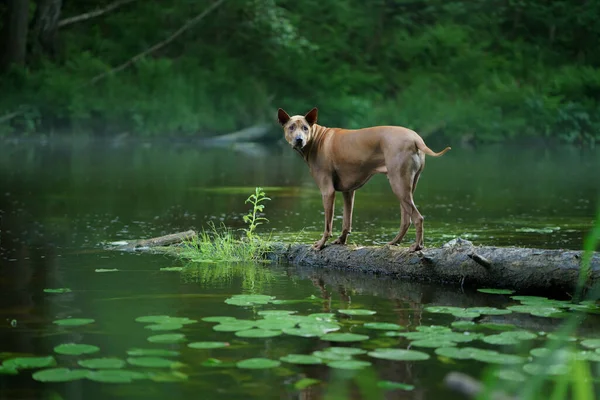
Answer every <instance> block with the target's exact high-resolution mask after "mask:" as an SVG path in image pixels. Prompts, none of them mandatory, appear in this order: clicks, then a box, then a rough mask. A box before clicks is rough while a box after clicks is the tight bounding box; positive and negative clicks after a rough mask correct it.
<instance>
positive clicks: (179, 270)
mask: <svg viewBox="0 0 600 400" xmlns="http://www.w3.org/2000/svg"><path fill="white" fill-rule="evenodd" d="M160 270H161V271H163V272H181V271H183V267H163V268H161V269H160Z"/></svg>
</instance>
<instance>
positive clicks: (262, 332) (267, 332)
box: [235, 328, 283, 338]
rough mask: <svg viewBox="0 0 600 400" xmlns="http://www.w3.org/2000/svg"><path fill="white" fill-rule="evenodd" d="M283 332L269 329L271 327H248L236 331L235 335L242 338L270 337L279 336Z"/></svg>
mask: <svg viewBox="0 0 600 400" xmlns="http://www.w3.org/2000/svg"><path fill="white" fill-rule="evenodd" d="M282 333H283V332H281V331H279V330H271V329H257V328H254V329H248V330H244V331H237V332H236V333H235V336H238V337H243V338H270V337H275V336H280V335H281V334H282Z"/></svg>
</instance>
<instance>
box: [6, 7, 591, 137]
mask: <svg viewBox="0 0 600 400" xmlns="http://www.w3.org/2000/svg"><path fill="white" fill-rule="evenodd" d="M39 2H40V1H32V9H33V8H35V6H36V3H39ZM64 3H65V4H64V7H63V9H62V17H63V18H65V17H69V16H73V15H78V14H81V13H84V12H87V11H89V10H90V9H93V8H94V7H96V6H98V4H100V5H102V4H104V5H106V4H108V3H110V1H108V0H102V1H80V2H64ZM211 3H212V0H205V1H189V0H161V1H150V0H144V1H133V2H131V3H129V4H126V5H124V6H122V7H119V8H118V9H116V10H114V11H112V12H109V13H106V14H105V15H102V16H100V17H98V18H94V19H91V20H87V21H83V22H80V23H75V24H70V25H66V26H64V27H61V28H59V30H58V34H57V35H56V41H57V43H58V44H57V48H58V51H57V54H54V55H53V56H49V55H45V56H43V57H33V56H31V55H30V56H29V57H28V59H27V64H26V66H25V67H13V68H11V69H9V70H8V71H6V72H5V73H4V74H3V75H1V78H0V92H1V93H3V94H4V95H3V96H2V97H1V98H0V118H2V117H1V115H2V114H3V113H5V112H6V113H9V112H11V111H14V109H15V108H17V107H18V106H19V105H26V106H25V108H23V110H26V112H25V113H24V114H23V115H21V116H19V117H15V118H13V119H11V120H10V121H9V122H6V121H5V122H4V124H0V132H7V131H9V130H13V131H15V132H23V131H34V130H40V129H48V128H52V129H55V130H57V129H62V128H67V129H76V130H78V131H91V132H95V133H100V134H118V133H122V132H129V133H132V134H135V135H148V136H150V135H165V134H167V135H173V134H196V133H197V132H199V131H201V132H206V134H210V133H215V132H227V131H232V130H235V129H239V128H243V127H247V126H249V125H253V124H255V123H260V122H265V121H269V122H272V121H274V119H275V110H276V108H277V107H283V108H285V109H286V110H288V111H290V112H291V113H293V114H298V113H301V112H305V111H307V110H309V109H310V107H313V106H318V107H319V108H320V110H321V113H320V119H321V122H322V123H323V124H324V125H326V126H344V127H360V126H366V125H374V124H398V125H403V126H407V127H411V128H413V129H416V130H418V131H419V132H421V133H422V134H423V135H427V134H430V133H438V134H443V135H446V136H448V137H457V138H458V137H461V138H475V139H476V140H482V141H494V140H506V139H511V138H523V137H526V136H534V137H535V136H537V137H545V138H553V139H560V140H562V141H566V142H585V143H590V142H594V141H598V140H600V103H599V102H600V69H599V65H600V51H599V50H598V43H599V42H600V41H599V39H600V19H599V18H598V15H600V0H553V1H551V2H545V1H540V0H371V1H362V0H336V1H331V2H323V1H317V0H227V1H225V2H224V3H223V4H222V5H221V6H220V7H218V8H217V9H216V10H215V11H214V12H213V13H211V14H210V15H209V16H208V17H207V18H206V19H204V20H202V21H201V22H200V23H199V24H198V25H197V26H194V27H192V28H191V29H189V30H188V31H186V32H185V33H183V34H182V35H181V36H179V37H178V38H177V39H176V40H174V41H173V42H171V43H170V44H169V45H168V46H165V47H163V48H162V49H160V50H159V51H156V52H153V53H152V54H151V55H149V56H147V57H145V58H143V59H142V60H140V61H138V62H137V63H135V64H133V65H132V66H130V67H128V68H126V69H124V70H123V71H121V72H118V73H116V74H114V75H111V76H110V77H108V78H107V79H103V80H101V81H99V82H97V83H95V84H93V85H90V86H83V87H82V85H85V84H86V83H87V82H89V80H90V79H92V78H93V77H94V76H96V75H98V74H100V73H103V72H106V71H108V70H110V69H111V68H113V67H115V66H117V65H120V64H122V63H124V62H125V61H127V60H128V59H129V58H131V57H132V56H134V55H135V54H137V53H139V52H141V51H143V50H145V49H147V48H149V47H150V46H152V45H153V44H155V43H157V42H160V41H161V40H163V39H165V38H166V37H168V36H169V35H170V34H171V33H173V32H174V31H176V30H177V29H179V28H180V27H181V26H182V25H183V24H184V23H185V22H186V21H187V20H188V19H189V18H191V17H193V16H195V15H197V14H199V13H201V12H202V10H204V9H205V8H206V7H207V6H208V5H210V4H211ZM0 7H1V6H0ZM2 13H4V14H6V10H2V9H0V16H1V15H2ZM32 18H33V13H32ZM4 24H6V22H4ZM9 124H10V125H9Z"/></svg>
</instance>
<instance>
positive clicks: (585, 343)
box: [581, 339, 600, 349]
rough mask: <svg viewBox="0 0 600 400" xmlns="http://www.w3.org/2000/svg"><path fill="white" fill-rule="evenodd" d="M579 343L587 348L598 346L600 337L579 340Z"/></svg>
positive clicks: (596, 347) (599, 345)
mask: <svg viewBox="0 0 600 400" xmlns="http://www.w3.org/2000/svg"><path fill="white" fill-rule="evenodd" d="M581 345H582V346H583V347H586V348H588V349H598V348H600V339H585V340H582V341H581Z"/></svg>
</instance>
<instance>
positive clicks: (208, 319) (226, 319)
mask: <svg viewBox="0 0 600 400" xmlns="http://www.w3.org/2000/svg"><path fill="white" fill-rule="evenodd" d="M235 320H236V318H234V317H204V318H202V321H205V322H218V323H221V324H222V323H225V322H233V321H235Z"/></svg>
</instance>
